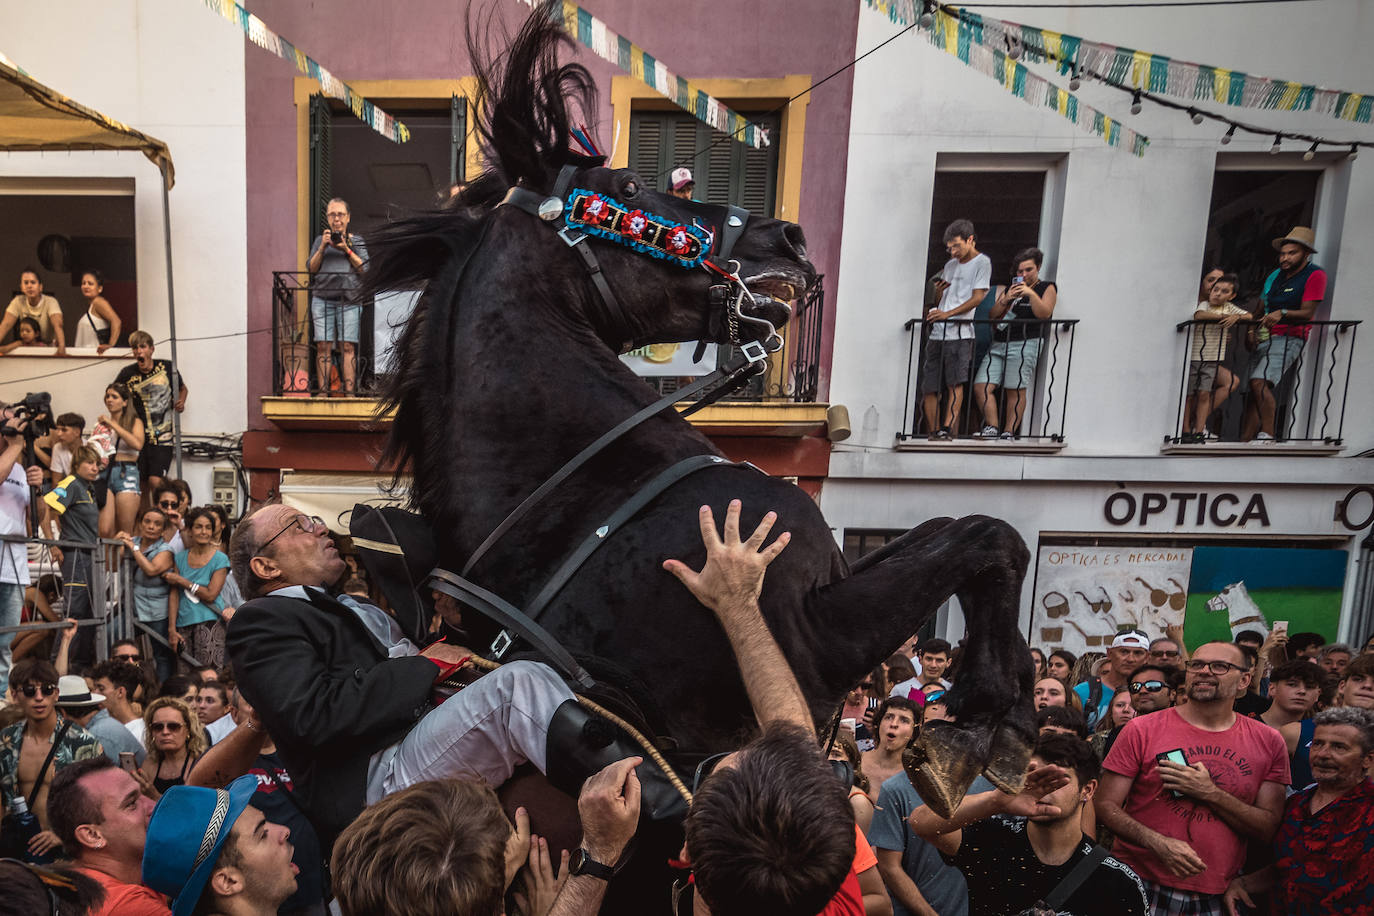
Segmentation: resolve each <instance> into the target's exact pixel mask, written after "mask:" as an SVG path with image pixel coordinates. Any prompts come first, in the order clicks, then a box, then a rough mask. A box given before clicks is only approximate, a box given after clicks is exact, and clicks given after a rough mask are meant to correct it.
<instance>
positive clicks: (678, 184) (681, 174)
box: [669, 166, 696, 191]
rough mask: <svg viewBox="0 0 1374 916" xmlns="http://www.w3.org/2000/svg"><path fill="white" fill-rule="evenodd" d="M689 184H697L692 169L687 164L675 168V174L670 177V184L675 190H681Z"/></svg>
mask: <svg viewBox="0 0 1374 916" xmlns="http://www.w3.org/2000/svg"><path fill="white" fill-rule="evenodd" d="M689 184H696V181H695V180H694V179H693V178H692V170H691V169H689V168H687V167H686V166H682V167H680V168H676V169H673V174H672V175H671V176H670V177H669V186H670V187H671V188H672V189H673V190H674V191H681V190H682V189H683V188H685V187H687V186H688V185H689Z"/></svg>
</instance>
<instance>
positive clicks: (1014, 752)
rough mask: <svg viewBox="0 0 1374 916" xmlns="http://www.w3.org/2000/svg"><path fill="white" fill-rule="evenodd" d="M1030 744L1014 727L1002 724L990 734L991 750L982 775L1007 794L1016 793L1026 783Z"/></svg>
mask: <svg viewBox="0 0 1374 916" xmlns="http://www.w3.org/2000/svg"><path fill="white" fill-rule="evenodd" d="M1031 749H1032V748H1031V745H1030V744H1028V743H1026V739H1025V738H1024V737H1022V736H1021V735H1020V734H1018V733H1017V732H1016V731H1015V730H1014V729H1011V728H1007V727H1006V726H1003V727H1002V728H999V729H997V731H996V733H995V734H993V736H992V751H991V753H990V754H989V755H988V765H987V766H986V767H984V768H983V775H984V776H986V777H987V780H988V782H990V783H992V784H993V785H994V786H996V787H997V788H998V789H999V790H1001V791H1003V792H1005V793H1007V794H1008V795H1017V794H1019V793H1020V791H1021V789H1022V788H1024V787H1025V785H1026V766H1027V764H1029V763H1030V757H1031Z"/></svg>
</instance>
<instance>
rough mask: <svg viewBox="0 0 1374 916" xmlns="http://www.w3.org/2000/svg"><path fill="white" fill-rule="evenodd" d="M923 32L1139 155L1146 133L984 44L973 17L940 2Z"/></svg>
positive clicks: (1011, 88)
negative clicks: (1126, 125) (950, 8)
mask: <svg viewBox="0 0 1374 916" xmlns="http://www.w3.org/2000/svg"><path fill="white" fill-rule="evenodd" d="M881 2H882V0H869V3H870V5H873V6H875V7H876V6H878V5H879V3H881ZM907 2H909V0H907ZM883 5H884V6H886V7H887V8H888V9H894V8H895V7H896V6H897V5H898V4H897V3H893V2H887V3H885V4H883ZM883 11H884V12H886V11H887V10H883ZM894 21H900V20H895V19H894ZM926 35H927V37H929V39H930V43H931V44H932V45H934V46H935V47H937V48H939V49H940V50H942V51H945V52H946V53H948V54H951V55H953V56H954V57H957V58H958V59H959V60H961V61H962V62H963V63H965V64H967V65H968V66H969V67H972V68H973V69H974V70H977V71H978V72H979V73H982V74H983V75H985V76H990V77H992V78H993V79H995V80H997V82H999V83H1001V84H1002V86H1003V88H1005V89H1006V90H1007V91H1008V92H1010V93H1011V94H1012V95H1014V96H1016V97H1017V98H1019V99H1022V100H1023V101H1025V102H1026V103H1027V104H1029V105H1034V106H1037V107H1043V108H1048V109H1050V110H1051V111H1055V112H1058V113H1059V115H1060V116H1061V117H1063V118H1065V119H1067V120H1069V121H1072V122H1073V123H1074V124H1076V125H1077V126H1078V127H1079V128H1080V129H1082V130H1085V131H1087V132H1088V133H1092V134H1096V135H1097V136H1099V137H1101V138H1102V139H1103V141H1105V142H1106V143H1107V145H1108V146H1115V147H1120V148H1122V149H1125V150H1129V151H1130V153H1131V154H1132V155H1134V156H1144V155H1145V149H1146V147H1148V146H1149V145H1150V138H1149V137H1146V136H1144V135H1143V134H1139V133H1136V132H1135V131H1134V130H1131V129H1130V128H1129V127H1125V126H1123V125H1122V123H1121V122H1120V121H1118V120H1116V119H1115V118H1112V117H1109V116H1108V115H1105V114H1103V113H1102V112H1100V111H1098V110H1097V109H1096V108H1093V107H1092V106H1091V105H1089V104H1087V103H1086V102H1083V101H1082V100H1080V99H1079V98H1078V97H1077V96H1076V95H1074V94H1073V93H1071V92H1069V91H1067V90H1065V89H1060V88H1059V87H1058V86H1056V85H1054V84H1053V83H1051V82H1050V81H1049V80H1047V79H1045V78H1044V77H1041V76H1038V75H1036V74H1035V73H1032V72H1031V71H1030V70H1028V69H1027V68H1026V67H1025V65H1023V64H1021V63H1019V62H1018V61H1015V60H1012V59H1011V58H1010V57H1008V56H1007V54H1006V53H1005V52H1003V51H1002V50H1000V49H998V48H996V47H993V46H991V45H989V44H987V43H986V37H987V36H986V35H985V34H983V33H982V32H981V31H980V30H979V29H977V28H976V27H975V24H974V23H971V22H969V21H968V20H966V19H964V18H962V17H961V16H959V15H957V11H956V12H954V13H951V12H946V11H945V8H944V7H940V8H939V9H937V10H936V11H935V15H934V18H933V19H932V21H931V25H930V28H929V29H927V30H926Z"/></svg>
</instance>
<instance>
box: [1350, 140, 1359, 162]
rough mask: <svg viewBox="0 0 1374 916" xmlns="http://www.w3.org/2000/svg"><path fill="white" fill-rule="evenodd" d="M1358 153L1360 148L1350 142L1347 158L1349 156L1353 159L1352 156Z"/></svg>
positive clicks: (1354, 156)
mask: <svg viewBox="0 0 1374 916" xmlns="http://www.w3.org/2000/svg"><path fill="white" fill-rule="evenodd" d="M1359 155H1360V149H1359V147H1358V146H1356V145H1355V144H1354V143H1352V144H1350V155H1349V156H1348V157H1347V158H1349V159H1354V158H1356V157H1357V156H1359Z"/></svg>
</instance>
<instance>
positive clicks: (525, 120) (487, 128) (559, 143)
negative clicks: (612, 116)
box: [467, 0, 599, 190]
mask: <svg viewBox="0 0 1374 916" xmlns="http://www.w3.org/2000/svg"><path fill="white" fill-rule="evenodd" d="M467 43H468V55H469V57H470V58H471V59H472V62H473V69H474V71H475V72H476V74H477V96H476V98H475V99H474V105H473V107H474V109H475V110H476V112H477V118H476V129H477V134H478V136H479V137H480V138H481V142H482V148H483V152H484V153H485V154H486V156H487V159H488V161H490V162H491V163H493V165H494V166H495V168H496V169H497V170H498V171H500V173H501V174H502V176H503V177H504V178H505V179H506V182H507V183H508V184H511V185H514V184H516V183H523V184H524V185H525V186H526V187H529V188H532V189H535V190H548V187H549V185H550V182H551V178H552V175H553V174H554V173H555V172H556V171H557V170H558V169H559V168H560V167H561V166H562V165H564V164H567V163H569V162H571V163H574V164H577V165H578V166H579V167H581V166H584V165H587V164H590V165H596V164H599V162H597V161H594V160H593V159H592V157H587V156H581V155H579V154H577V153H575V152H573V151H572V150H571V149H569V148H568V140H569V137H570V136H571V132H570V128H571V127H572V117H571V114H570V107H571V105H570V103H573V104H575V105H576V107H577V108H579V109H581V112H580V114H581V117H583V118H585V119H588V120H590V119H592V118H593V117H594V116H595V114H596V111H597V105H596V83H595V81H594V80H593V79H592V75H591V73H589V72H588V71H587V68H586V67H583V66H582V65H580V64H560V63H559V61H558V52H559V50H560V48H561V47H562V46H564V45H567V46H569V47H571V46H572V39H570V38H569V37H568V35H567V33H566V32H565V31H564V30H563V4H562V3H561V2H558V0H544V2H541V3H539V4H538V5H537V6H536V7H535V9H534V10H533V12H531V13H530V15H529V18H527V19H526V20H525V24H524V25H523V26H522V27H521V29H520V31H519V33H518V34H517V35H516V36H515V39H514V41H513V42H511V44H510V47H509V48H507V49H505V52H504V54H501V55H496V56H493V55H491V53H490V49H489V48H487V47H486V44H487V36H486V35H484V34H483V35H478V34H477V33H476V32H475V31H474V29H473V24H472V21H471V20H469V22H468V32H467Z"/></svg>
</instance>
